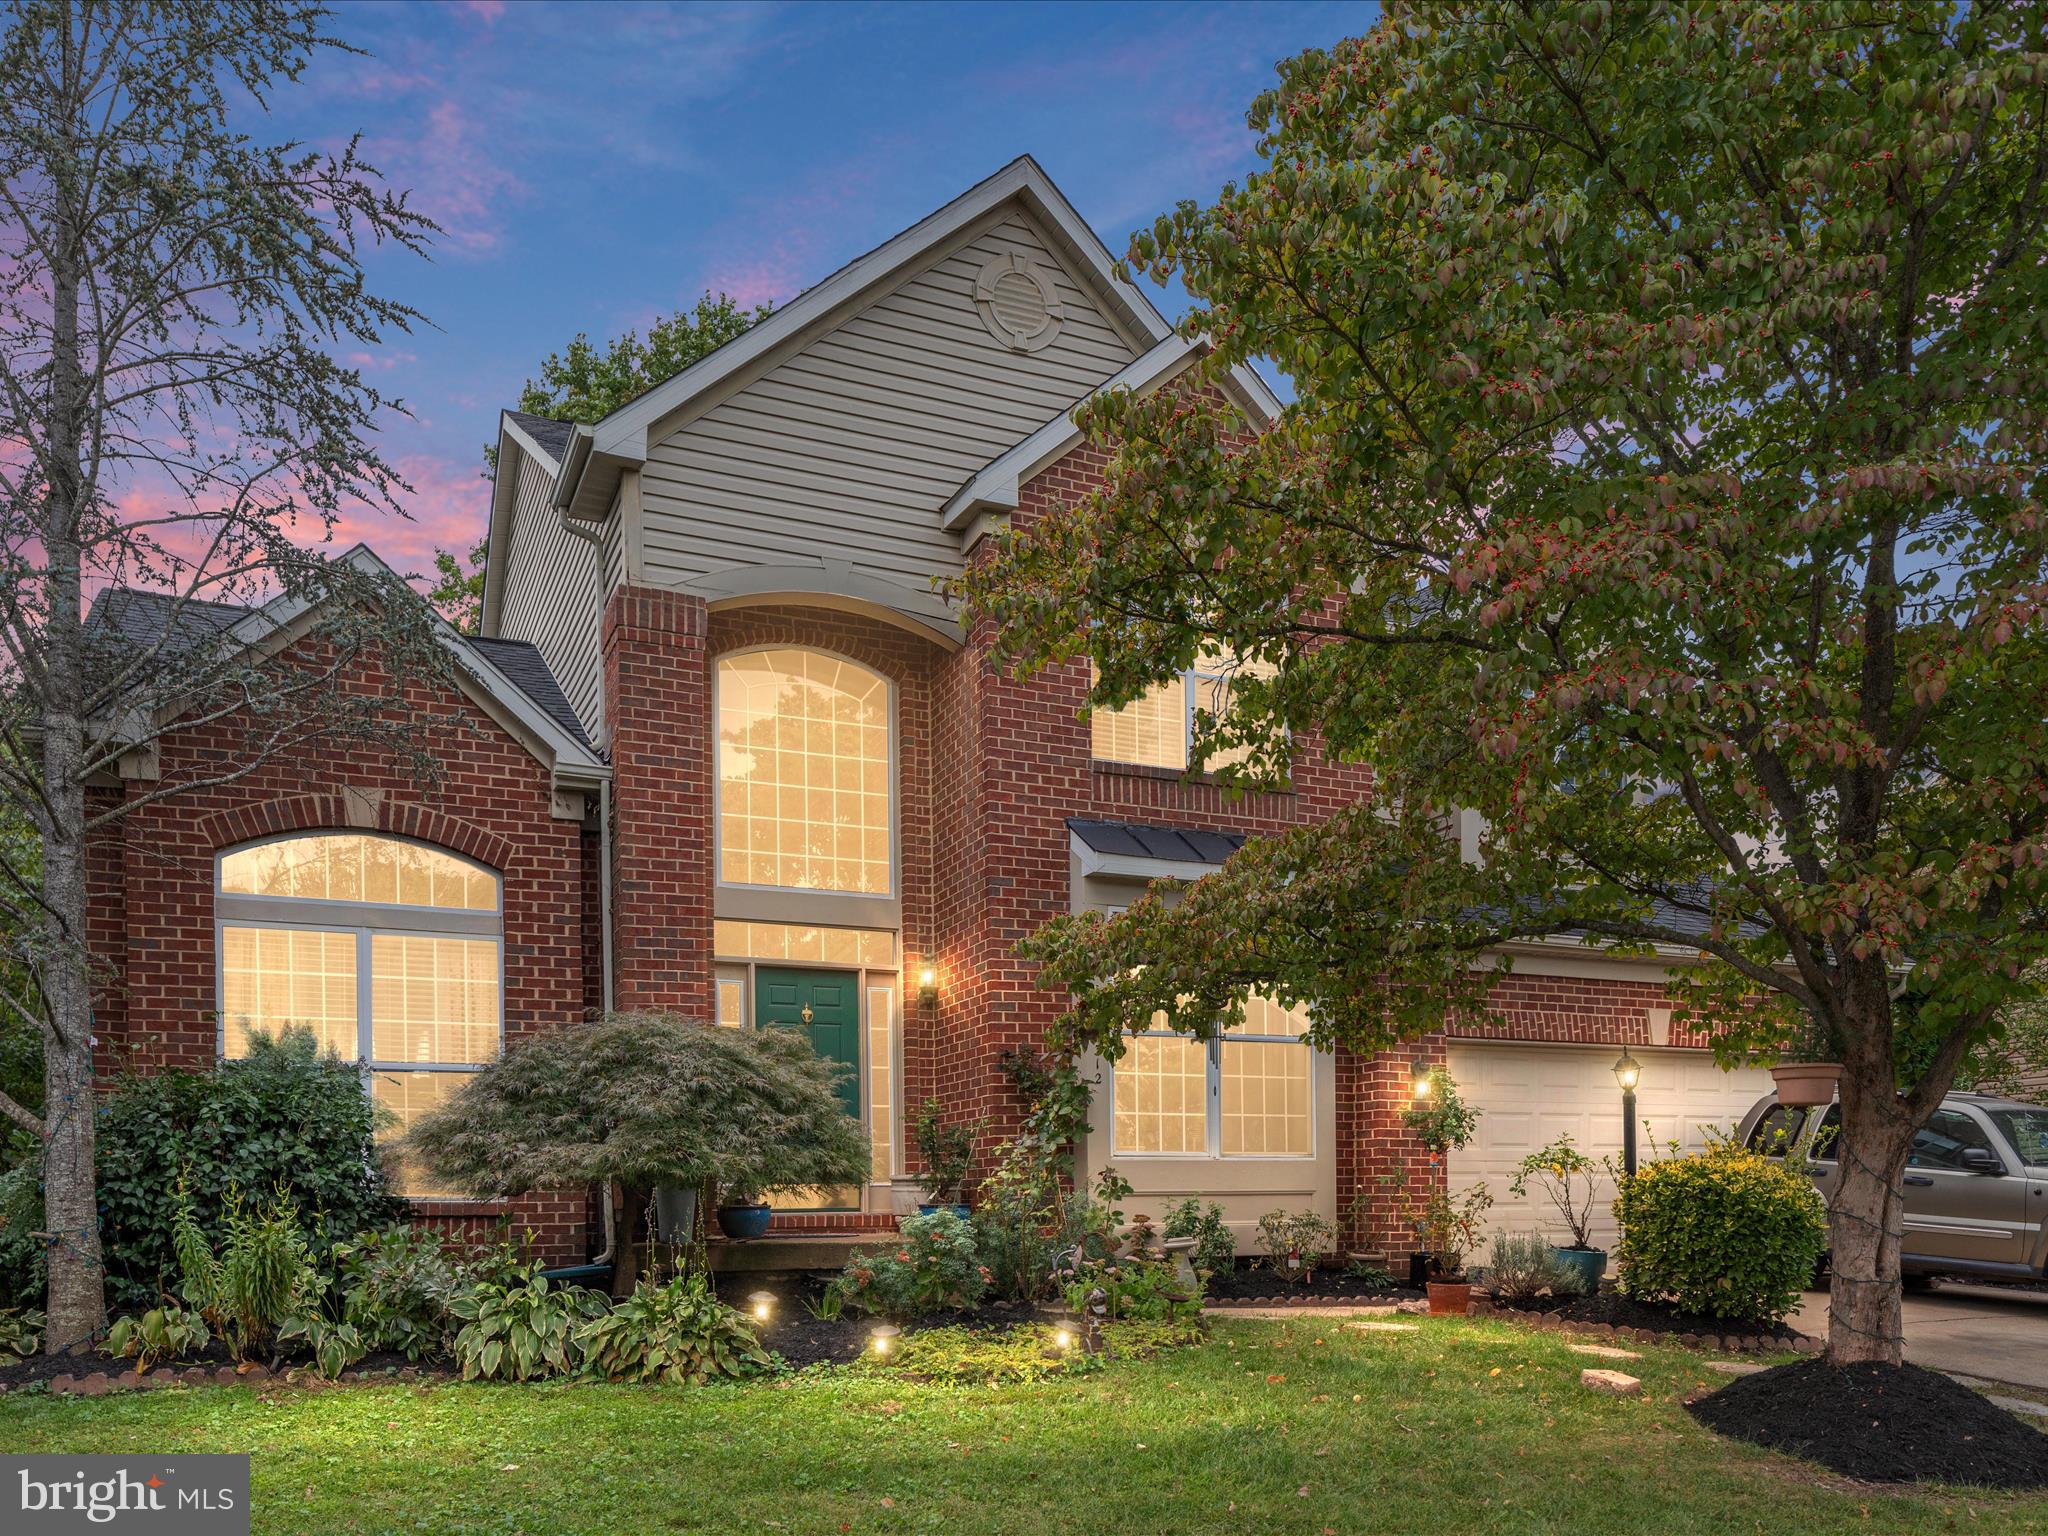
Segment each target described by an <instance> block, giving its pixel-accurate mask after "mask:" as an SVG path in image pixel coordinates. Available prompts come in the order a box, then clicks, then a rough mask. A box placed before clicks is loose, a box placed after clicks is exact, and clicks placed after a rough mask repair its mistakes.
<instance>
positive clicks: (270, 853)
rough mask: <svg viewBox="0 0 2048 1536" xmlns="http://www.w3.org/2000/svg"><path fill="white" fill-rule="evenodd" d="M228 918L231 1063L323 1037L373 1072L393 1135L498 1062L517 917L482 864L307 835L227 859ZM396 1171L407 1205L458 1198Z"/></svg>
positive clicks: (222, 924)
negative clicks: (290, 1039)
mask: <svg viewBox="0 0 2048 1536" xmlns="http://www.w3.org/2000/svg"><path fill="white" fill-rule="evenodd" d="M214 905H215V911H214V917H215V926H216V928H217V929H218V935H219V937H218V950H219V975H220V1049H221V1054H222V1055H224V1056H228V1057H237V1056H243V1055H246V1054H247V1053H248V1049H249V1040H250V1037H251V1036H252V1035H256V1034H275V1033H277V1032H279V1031H281V1030H283V1029H285V1028H287V1027H289V1026H299V1027H303V1028H306V1029H310V1030H311V1031H312V1032H313V1033H314V1035H315V1036H316V1037H317V1038H318V1039H319V1041H320V1043H321V1045H322V1047H323V1048H325V1049H327V1050H330V1051H332V1052H333V1053H334V1054H336V1055H338V1056H340V1057H342V1058H343V1059H345V1060H351V1061H356V1062H359V1063H360V1064H361V1065H362V1068H363V1071H364V1074H365V1076H366V1077H367V1079H368V1081H369V1085H370V1091H371V1092H372V1093H373V1094H374V1095H375V1096H376V1099H377V1101H378V1102H379V1103H380V1104H382V1105H384V1106H385V1107H386V1108H387V1109H389V1110H391V1111H392V1113H393V1115H394V1116H395V1124H394V1125H393V1126H392V1127H391V1129H390V1130H389V1131H388V1132H387V1135H391V1136H395V1135H398V1134H401V1133H402V1132H403V1131H404V1129H405V1127H406V1126H408V1125H409V1124H411V1122H412V1121H413V1120H414V1119H415V1118H416V1117H417V1116H418V1115H420V1114H421V1113H422V1112H423V1111H425V1110H427V1109H430V1108H432V1107H433V1106H434V1105H436V1104H438V1103H440V1102H441V1101H442V1100H443V1099H445V1098H446V1097H447V1096H448V1095H449V1094H450V1093H452V1092H453V1091H454V1090H455V1089H456V1088H458V1087H460V1086H461V1084H462V1082H463V1081H464V1078H465V1077H466V1075H467V1074H468V1073H471V1072H474V1071H475V1070H476V1069H477V1068H478V1067H480V1066H482V1065H483V1064H484V1063H486V1062H489V1061H492V1060H495V1059H496V1057H497V1055H498V1052H499V1049H500V1046H501V1044H502V1042H503V1036H504V1012H503V927H504V915H503V904H502V899H501V887H500V882H499V879H498V876H497V875H496V874H495V873H493V872H492V871H491V870H489V869H486V868H485V867H484V866H482V865H481V864H475V863H472V862H471V861H469V860H467V859H463V858H459V857H457V856H456V855H455V854H452V853H448V852H446V851H444V850H442V849H439V848H432V847H428V846H426V845H424V844H421V843H412V842H407V841H406V840H404V839H403V838H396V837H386V836H382V835H379V834H376V833H367V832H315V833H307V834H302V835H297V836H292V837H284V838H277V839H274V840H272V841H269V842H263V843H255V844H251V845H249V846H247V847H243V848H236V849H233V850H230V851H228V852H226V853H223V854H222V855H221V856H220V859H219V880H218V885H217V889H216V893H215V896H214ZM395 1171H396V1175H397V1182H398V1187H399V1190H400V1192H401V1193H403V1194H407V1195H412V1196H416V1197H425V1196H436V1195H443V1194H446V1193H448V1192H447V1191H444V1190H440V1189H436V1188H434V1187H433V1186H432V1185H431V1184H430V1182H429V1181H428V1180H426V1179H425V1178H424V1177H423V1176H422V1175H421V1173H420V1172H419V1170H417V1169H415V1168H411V1167H407V1166H404V1165H402V1164H401V1165H400V1166H399V1167H398V1168H397V1169H396V1170H395Z"/></svg>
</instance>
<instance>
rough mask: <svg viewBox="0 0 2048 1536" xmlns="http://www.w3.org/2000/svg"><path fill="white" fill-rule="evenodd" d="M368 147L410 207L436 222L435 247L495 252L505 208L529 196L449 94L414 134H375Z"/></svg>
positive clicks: (479, 127)
mask: <svg viewBox="0 0 2048 1536" xmlns="http://www.w3.org/2000/svg"><path fill="white" fill-rule="evenodd" d="M370 148H371V150H372V151H373V153H372V156H371V158H372V159H373V160H374V161H376V162H377V163H378V164H379V165H380V166H381V167H382V169H383V170H384V172H385V174H386V175H387V176H388V177H389V179H390V182H391V184H392V185H393V186H394V187H401V188H405V189H407V190H409V191H410V192H411V193H412V198H413V203H414V206H416V207H417V208H419V209H420V211H421V212H423V213H425V214H426V215H428V217H430V218H432V219H433V220H434V222H435V223H437V224H439V225H440V226H441V236H440V238H439V239H438V240H437V241H436V242H435V246H436V249H439V250H453V251H456V252H457V253H459V254H462V255H469V256H480V255H484V254H486V253H488V252H490V251H493V250H495V249H496V248H497V247H498V245H499V243H500V241H501V240H502V239H503V236H504V230H503V216H504V214H505V212H506V209H507V208H508V206H509V205H511V204H514V203H522V202H525V201H526V200H527V199H528V197H529V196H530V190H529V188H528V187H527V185H526V183H525V182H523V181H521V180H520V179H519V177H518V175H517V174H516V173H515V172H513V171H512V170H511V169H510V168H509V167H508V166H506V165H505V164H504V163H503V162H502V161H500V159H499V158H498V156H497V153H496V150H495V148H494V136H493V135H492V134H491V133H490V132H489V131H487V129H486V128H485V127H484V125H482V124H480V123H478V122H477V121H476V120H475V119H473V118H472V117H471V116H470V115H469V114H468V113H467V112H466V111H465V110H464V109H463V107H462V106H461V104H460V103H458V102H457V101H455V100H454V99H453V98H444V99H443V100H441V101H439V102H436V103H435V104H434V106H433V107H432V108H431V109H429V111H428V113H427V120H426V123H425V125H424V126H423V127H422V128H421V130H420V131H419V133H417V134H416V135H414V136H412V137H410V138H404V139H400V138H391V137H384V138H379V139H378V140H377V141H376V142H375V143H374V144H372V145H371V146H370Z"/></svg>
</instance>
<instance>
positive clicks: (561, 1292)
mask: <svg viewBox="0 0 2048 1536" xmlns="http://www.w3.org/2000/svg"><path fill="white" fill-rule="evenodd" d="M448 1310H449V1312H450V1313H451V1314H452V1315H453V1316H454V1317H456V1318H457V1319H459V1320H460V1321H461V1323H462V1329H461V1331H460V1332H459V1333H457V1334H456V1335H455V1341H454V1344H453V1346H452V1347H453V1350H454V1353H455V1358H456V1361H457V1362H458V1363H459V1364H460V1365H461V1367H462V1379H463V1380H464V1381H479V1380H481V1381H532V1380H534V1379H535V1378H537V1377H542V1376H563V1375H567V1374H568V1373H569V1372H571V1371H573V1370H574V1369H575V1368H576V1366H577V1364H578V1362H579V1361H580V1360H581V1358H582V1351H581V1346H580V1345H579V1344H578V1343H577V1330H578V1329H580V1328H581V1327H582V1325H583V1324H584V1323H585V1322H587V1321H588V1320H589V1319H591V1318H592V1317H595V1316H597V1315H598V1314H599V1313H600V1312H602V1311H603V1310H604V1298H603V1297H601V1296H599V1295H597V1294H596V1293H595V1292H594V1291H587V1290H584V1289H582V1288H581V1287H580V1286H556V1285H552V1284H550V1283H549V1281H548V1278H547V1276H545V1275H543V1274H542V1273H541V1272H540V1265H539V1264H526V1265H522V1266H521V1267H520V1268H519V1269H517V1270H516V1271H514V1273H513V1274H512V1275H511V1277H510V1278H508V1279H505V1280H484V1281H481V1282H479V1283H478V1284H476V1285H474V1286H472V1287H471V1288H470V1289H469V1290H468V1291H465V1292H464V1293H463V1294H462V1295H460V1296H458V1297H456V1298H455V1300H454V1301H453V1302H451V1303H449V1307H448Z"/></svg>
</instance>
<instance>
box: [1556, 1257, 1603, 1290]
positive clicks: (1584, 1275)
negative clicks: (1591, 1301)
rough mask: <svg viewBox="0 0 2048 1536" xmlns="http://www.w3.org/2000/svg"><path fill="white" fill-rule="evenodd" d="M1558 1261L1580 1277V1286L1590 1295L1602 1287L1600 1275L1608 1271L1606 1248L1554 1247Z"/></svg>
mask: <svg viewBox="0 0 2048 1536" xmlns="http://www.w3.org/2000/svg"><path fill="white" fill-rule="evenodd" d="M1550 1251H1551V1252H1552V1253H1554V1254H1556V1255H1557V1257H1558V1262H1559V1263H1561V1264H1563V1265H1564V1267H1565V1268H1566V1269H1569V1270H1571V1271H1573V1272H1574V1273H1575V1274H1577V1275H1578V1277H1579V1288H1580V1289H1581V1290H1583V1291H1584V1292H1585V1293H1586V1294H1587V1295H1588V1296H1591V1295H1593V1294H1594V1293H1595V1292H1597V1291H1598V1290H1599V1289H1600V1277H1601V1276H1602V1275H1604V1274H1606V1273H1607V1250H1606V1249H1605V1248H1553V1249H1551V1250H1550Z"/></svg>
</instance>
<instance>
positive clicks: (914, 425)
mask: <svg viewBox="0 0 2048 1536" xmlns="http://www.w3.org/2000/svg"><path fill="white" fill-rule="evenodd" d="M1018 250H1021V251H1024V252H1025V253H1027V254H1028V255H1029V256H1030V257H1031V258H1032V260H1033V261H1034V262H1035V263H1036V264H1037V266H1038V268H1039V270H1040V271H1042V272H1044V273H1045V274H1046V276H1047V277H1048V278H1050V279H1051V280H1052V283H1053V286H1054V288H1055V290H1056V291H1057V292H1058V294H1059V298H1060V302H1061V307H1062V310H1063V320H1062V324H1061V328H1060V332H1059V335H1058V336H1057V338H1056V339H1055V340H1054V341H1053V342H1052V344H1051V345H1050V346H1047V347H1046V348H1044V349H1043V350H1042V351H1039V352H1032V353H1018V352H1013V351H1011V350H1010V349H1009V348H1008V347H1006V346H1004V345H1003V344H1002V343H1000V342H998V341H997V340H996V339H995V338H994V337H992V336H991V335H989V333H988V331H987V330H986V329H985V328H984V327H983V325H982V322H981V315H980V312H979V311H978V310H977V309H976V308H975V303H974V285H975V280H976V279H977V278H978V277H979V276H980V274H981V270H982V268H983V267H984V266H985V265H986V264H987V263H988V262H989V261H991V260H993V259H995V258H996V257H999V256H1002V255H1005V254H1008V253H1010V252H1012V251H1018ZM1132 355H1133V354H1132V352H1131V349H1130V348H1129V347H1128V346H1126V345H1125V344H1124V342H1123V340H1122V338H1121V337H1119V336H1118V335H1117V333H1116V331H1115V329H1114V328H1113V327H1112V326H1111V325H1110V323H1109V322H1108V321H1107V320H1106V319H1105V318H1104V317H1103V316H1102V314H1101V312H1100V311H1099V310H1098V309H1097V308H1096V307H1095V305H1094V304H1093V303H1092V302H1091V301H1090V300H1089V298H1088V296H1087V294H1086V293H1085V292H1084V290H1083V289H1082V288H1081V287H1080V286H1079V285H1078V284H1077V283H1076V282H1075V281H1074V280H1073V279H1072V278H1071V277H1070V276H1069V275H1068V273H1067V272H1066V271H1065V269H1064V268H1063V267H1062V266H1061V265H1060V263H1059V261H1058V260H1057V259H1056V258H1055V257H1054V256H1053V255H1052V254H1051V253H1050V252H1049V251H1048V250H1047V248H1046V245H1045V243H1044V241H1043V240H1042V239H1041V238H1040V236H1039V235H1038V233H1037V231H1036V230H1035V229H1034V228H1033V226H1032V225H1031V223H1030V222H1029V221H1028V220H1027V219H1026V218H1025V217H1023V216H1022V215H1019V214H1016V213H1014V212H1013V213H1011V214H1010V215H1008V216H1007V217H1006V218H1004V219H1003V220H1002V221H1001V222H998V223H995V224H993V225H992V226H991V227H990V228H988V229H987V230H985V231H984V232H983V233H982V234H981V235H980V236H979V237H977V238H976V239H974V240H973V241H971V242H970V243H969V244H967V245H965V246H963V247H961V248H960V249H958V250H956V251H954V252H953V253H952V254H951V255H948V256H946V257H944V258H942V259H941V260H939V261H937V262H936V263H935V264H933V265H932V266H931V267H929V268H927V269H926V270H924V271H923V272H921V273H919V274H918V275H916V276H915V277H913V278H911V279H910V280H909V281H907V282H904V283H901V284H899V285H898V287H897V288H895V289H894V290H893V291H891V292H889V293H888V294H886V295H885V296H883V297H882V298H880V299H878V300H877V301H875V302H874V303H873V304H871V305H869V306H868V307H867V308H866V309H864V310H862V311H861V312H860V313H858V314H857V315H855V316H853V317H852V318H850V319H848V320H847V321H846V322H844V323H843V324H842V325H840V326H839V327H838V328H837V329H835V330H833V331H832V332H830V333H829V334H827V335H825V336H822V337H820V338H818V339H817V340H815V341H813V342H811V343H810V344H809V345H808V346H806V347H805V348H804V349H803V350H802V351H800V352H798V353H796V354H795V355H793V356H791V357H789V358H787V359H785V360H784V361H783V362H782V363H780V364H778V365H777V366H776V367H775V368H773V369H772V370H770V371H769V372H767V373H766V374H764V375H762V376H761V377H760V378H759V379H756V380H754V381H753V382H752V383H750V384H748V385H747V386H746V387H745V388H743V389H741V390H740V391H738V392H737V393H735V394H734V395H732V396H731V397H730V398H728V399H726V400H724V401H722V402H720V403H719V404H718V405H716V406H714V407H713V408H712V409H711V410H709V411H707V412H706V413H705V414H704V415H702V416H700V417H698V418H697V419H696V420H694V421H690V422H688V423H686V424H685V425H684V426H683V427H681V428H680V429H679V430H677V431H675V432H674V433H671V434H670V435H669V436H668V437H666V438H665V439H663V440H662V441H660V442H659V443H657V444H655V445H654V446H653V447H652V448H651V449H650V451H649V454H648V459H647V464H646V467H645V468H644V470H643V471H642V473H641V480H640V492H641V506H642V528H643V535H642V537H643V545H642V555H641V558H642V561H643V566H644V572H643V576H642V579H644V580H646V581H648V582H649V583H652V584H656V585H681V584H684V583H687V582H689V581H690V580H692V579H694V578H696V577H699V576H702V575H705V574H707V573H709V572H711V571H715V570H719V569H723V568H727V567H731V566H735V565H772V564H779V563H783V562H788V561H809V560H813V559H817V558H824V559H836V560H844V561H846V562H848V563H849V564H851V565H853V566H854V567H856V568H857V569H860V570H863V571H865V572H867V573H869V574H872V575H877V576H881V577H883V578H886V579H890V580H894V581H896V582H898V583H900V584H902V585H906V586H909V587H911V588H912V589H914V590H916V591H920V592H922V591H924V590H925V589H926V587H927V584H928V583H929V581H930V579H931V578H932V577H933V576H940V575H952V574H954V573H956V572H957V571H958V570H959V568H960V548H959V543H958V540H957V539H956V538H955V537H954V536H953V535H951V534H949V533H947V532H946V531H945V530H944V529H942V528H941V527H940V508H941V507H942V506H943V505H944V503H945V501H946V498H947V497H949V496H951V495H952V494H953V492H954V491H956V490H958V489H959V487H960V485H961V483H962V482H963V481H965V480H966V479H967V478H968V477H969V476H970V475H972V474H973V473H974V472H975V471H976V470H978V469H980V468H981V467H982V466H983V465H985V464H986V463H988V461H989V460H990V459H992V458H994V457H996V455H998V454H1000V453H1001V452H1003V450H1005V449H1006V448H1009V447H1010V446H1011V445H1012V444H1014V443H1016V442H1017V441H1018V440H1019V439H1020V438H1023V437H1025V436H1027V435H1029V434H1030V433H1031V432H1033V431H1035V430H1036V429H1037V428H1039V427H1041V426H1043V425H1044V424H1045V423H1046V422H1047V421H1049V420H1050V419H1052V417H1054V416H1056V415H1058V414H1059V413H1060V412H1061V411H1063V410H1066V409H1068V408H1069V407H1071V406H1072V405H1073V403H1074V402H1075V401H1076V400H1077V399H1079V398H1080V397H1081V396H1082V395H1084V394H1086V393H1087V392H1088V391H1089V390H1091V389H1093V388H1094V387H1095V386H1096V385H1098V384H1100V383H1101V382H1102V381H1103V380H1104V379H1106V378H1108V377H1109V376H1110V375H1111V374H1112V373H1115V372H1116V371H1117V370H1118V369H1119V368H1121V367H1123V366H1124V365H1125V364H1126V363H1128V362H1129V361H1130V360H1131V357H1132Z"/></svg>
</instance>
